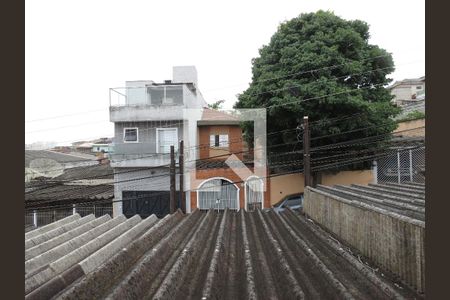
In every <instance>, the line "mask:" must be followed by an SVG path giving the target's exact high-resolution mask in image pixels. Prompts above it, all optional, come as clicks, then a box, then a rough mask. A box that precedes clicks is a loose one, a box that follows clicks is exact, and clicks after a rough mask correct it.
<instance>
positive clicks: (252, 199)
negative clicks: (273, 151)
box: [190, 108, 270, 210]
mask: <svg viewBox="0 0 450 300" xmlns="http://www.w3.org/2000/svg"><path fill="white" fill-rule="evenodd" d="M197 135H198V143H199V146H198V148H199V157H198V161H197V163H196V165H195V169H194V170H192V171H191V176H190V179H191V184H190V187H191V189H190V207H191V209H195V208H199V209H211V208H212V209H224V208H230V209H236V210H239V209H245V210H254V209H257V208H268V207H270V199H269V195H270V186H268V185H267V184H266V180H263V179H261V178H259V177H258V176H255V175H253V172H254V164H253V160H252V159H248V158H246V156H247V155H246V154H248V153H250V154H251V151H249V150H248V149H247V147H246V146H245V142H244V139H243V135H242V129H241V127H240V121H239V120H238V119H237V118H236V117H233V116H231V115H229V114H227V113H224V112H219V111H215V110H211V109H208V108H204V109H203V111H202V116H201V119H200V120H199V121H197ZM231 155H233V157H231ZM232 158H234V160H231V159H232Z"/></svg>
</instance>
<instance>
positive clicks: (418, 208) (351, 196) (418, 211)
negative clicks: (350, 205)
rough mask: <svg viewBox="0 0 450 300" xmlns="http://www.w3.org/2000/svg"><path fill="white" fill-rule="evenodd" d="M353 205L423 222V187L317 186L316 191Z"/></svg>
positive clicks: (401, 185) (373, 185)
mask: <svg viewBox="0 0 450 300" xmlns="http://www.w3.org/2000/svg"><path fill="white" fill-rule="evenodd" d="M316 190H319V191H323V192H326V193H329V194H332V195H335V196H338V197H342V198H344V199H347V200H351V201H353V202H354V203H355V204H358V203H364V204H369V205H371V206H373V207H378V208H381V209H384V210H387V211H391V212H394V213H397V214H399V215H402V216H406V217H410V218H413V219H416V220H420V221H425V185H424V184H419V183H407V184H397V183H383V184H369V185H368V186H365V185H358V184H352V185H351V186H345V185H335V186H333V187H330V186H324V185H318V186H317V189H316Z"/></svg>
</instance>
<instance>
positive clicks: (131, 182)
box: [109, 66, 207, 217]
mask: <svg viewBox="0 0 450 300" xmlns="http://www.w3.org/2000/svg"><path fill="white" fill-rule="evenodd" d="M206 106H207V103H206V101H205V100H204V98H203V96H202V94H201V92H200V90H199V88H198V82H197V70H196V68H195V67H194V66H176V67H173V77H172V80H166V81H164V82H161V83H156V82H153V81H151V80H138V81H127V82H126V83H125V87H123V88H111V89H110V121H111V122H113V123H114V132H115V134H114V139H113V141H114V142H113V147H114V153H112V154H111V155H110V157H109V159H110V161H111V166H112V167H113V168H114V170H115V173H116V174H115V175H114V176H115V177H114V178H115V186H114V188H115V190H114V196H115V200H116V202H115V204H114V215H115V216H116V215H120V214H122V213H123V214H125V215H126V216H132V215H135V214H136V213H137V214H139V215H141V216H142V217H146V216H149V215H151V214H156V215H157V216H163V215H165V214H167V213H169V197H170V186H169V168H168V167H167V166H168V164H169V162H170V157H169V153H170V146H171V145H174V146H175V152H176V161H177V163H178V154H179V153H178V145H179V142H180V140H182V139H183V137H188V136H189V138H188V139H184V140H185V141H186V144H191V145H196V142H197V136H196V134H195V132H193V131H192V130H191V131H189V130H188V128H189V127H192V126H191V125H192V124H189V122H188V121H187V120H186V119H185V118H184V117H183V109H201V108H203V107H206ZM194 157H195V156H194ZM177 170H178V167H177ZM177 173H178V171H177ZM178 182H179V175H177V176H176V186H177V189H178V185H179V183H178ZM186 194H187V195H186V210H187V211H190V205H189V204H190V200H188V199H189V193H186ZM177 197H178V192H177Z"/></svg>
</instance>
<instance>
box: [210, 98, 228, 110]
mask: <svg viewBox="0 0 450 300" xmlns="http://www.w3.org/2000/svg"><path fill="white" fill-rule="evenodd" d="M224 102H225V100H217V101H214V102H213V103H210V104H208V107H209V108H211V109H215V110H219V109H221V108H222V105H223V103H224Z"/></svg>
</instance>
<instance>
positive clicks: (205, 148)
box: [198, 125, 243, 159]
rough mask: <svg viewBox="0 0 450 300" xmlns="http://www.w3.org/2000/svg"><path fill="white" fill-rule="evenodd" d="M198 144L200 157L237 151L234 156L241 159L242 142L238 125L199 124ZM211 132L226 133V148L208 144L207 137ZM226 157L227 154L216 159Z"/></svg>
mask: <svg viewBox="0 0 450 300" xmlns="http://www.w3.org/2000/svg"><path fill="white" fill-rule="evenodd" d="M198 132H199V145H200V159H204V158H207V157H214V156H218V155H223V154H227V153H230V152H233V153H237V154H236V156H237V157H239V159H242V157H243V155H242V153H238V152H242V150H243V142H242V129H241V128H240V127H239V126H238V125H211V126H200V127H199V128H198ZM211 134H214V135H216V134H228V142H229V147H228V148H212V147H211V146H210V144H209V142H210V141H209V137H210V135H211ZM224 158H225V159H226V158H227V156H224V157H219V158H218V159H224Z"/></svg>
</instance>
